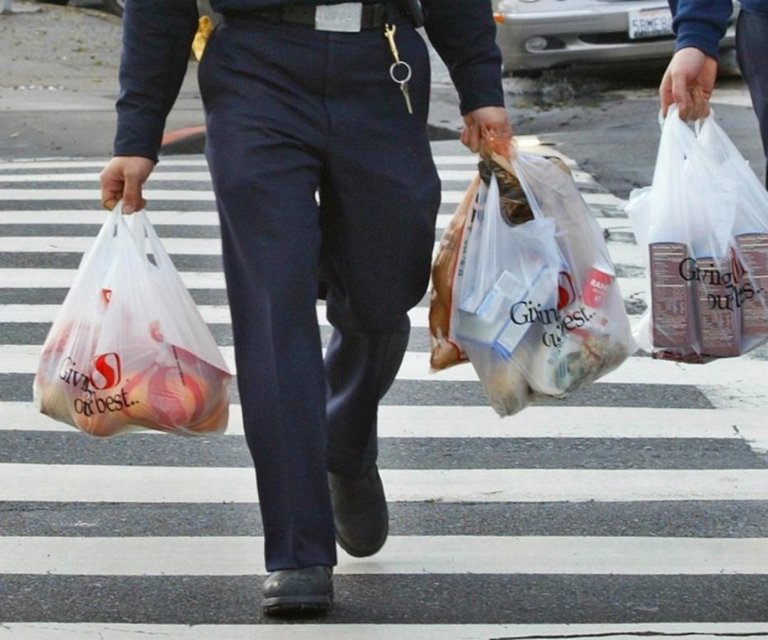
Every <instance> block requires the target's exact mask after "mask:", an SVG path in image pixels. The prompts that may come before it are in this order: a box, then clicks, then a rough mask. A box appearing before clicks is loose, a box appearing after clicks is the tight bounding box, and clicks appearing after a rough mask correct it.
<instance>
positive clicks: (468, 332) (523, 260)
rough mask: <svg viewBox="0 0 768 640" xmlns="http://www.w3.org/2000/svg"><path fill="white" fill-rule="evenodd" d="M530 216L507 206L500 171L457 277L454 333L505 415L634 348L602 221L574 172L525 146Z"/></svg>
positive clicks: (520, 170)
mask: <svg viewBox="0 0 768 640" xmlns="http://www.w3.org/2000/svg"><path fill="white" fill-rule="evenodd" d="M511 171H513V172H514V175H515V176H516V178H517V180H518V181H519V183H520V186H521V187H522V189H523V191H524V193H525V198H526V200H527V202H528V204H529V205H530V209H531V213H532V217H531V219H529V220H527V221H525V222H522V223H516V222H512V221H511V216H510V215H508V213H507V212H506V211H505V209H504V206H503V204H502V202H501V201H500V197H499V189H498V183H497V180H496V177H495V175H494V176H492V177H491V180H490V183H489V186H488V188H487V189H486V190H485V194H484V195H485V198H484V200H483V198H480V199H479V204H478V207H477V209H476V212H475V217H474V219H473V220H472V223H471V225H470V226H469V227H468V230H467V233H468V234H469V237H468V238H467V240H466V242H465V249H464V255H463V256H462V257H461V259H460V262H459V269H458V272H457V276H456V279H455V294H454V296H453V298H454V301H455V304H456V314H457V322H456V323H455V337H456V339H457V340H458V342H459V343H460V344H461V347H462V348H463V350H464V351H465V352H466V354H467V355H468V356H469V360H470V362H471V363H472V365H473V366H474V367H475V370H476V371H477V374H478V377H479V378H480V380H481V382H482V384H483V387H484V389H485V391H486V393H487V395H488V397H489V399H490V401H491V405H492V406H493V407H494V409H495V410H496V411H497V412H498V413H499V414H500V415H502V416H503V415H509V414H512V413H516V412H517V411H520V410H521V409H522V408H524V407H525V406H526V405H527V404H528V403H530V402H532V401H534V400H535V399H536V398H537V397H541V396H555V397H561V396H564V395H566V394H567V393H569V392H571V391H574V390H575V389H578V388H580V387H582V386H584V385H585V384H588V383H590V382H593V381H594V380H596V379H598V378H599V377H601V376H603V375H605V374H606V373H608V372H610V371H612V370H613V369H615V368H616V367H618V366H619V365H620V364H621V363H622V362H623V361H624V360H625V359H626V358H627V357H628V356H629V355H630V354H631V353H632V352H633V351H634V349H635V345H634V340H633V339H632V334H631V330H630V326H629V319H628V317H627V314H626V311H625V309H624V301H623V299H622V297H621V293H620V291H619V289H618V286H617V284H616V281H615V280H616V277H615V269H614V266H613V264H612V262H611V260H610V257H609V254H608V250H607V248H606V246H605V241H604V239H603V235H602V231H601V229H600V227H599V225H598V224H597V222H596V221H595V220H594V218H593V217H592V215H591V212H590V211H589V208H588V206H587V205H586V203H585V202H584V200H583V198H582V197H581V194H580V193H579V191H578V188H577V187H576V185H575V183H574V182H573V178H572V177H571V176H570V174H569V173H568V172H567V171H564V170H563V169H561V168H559V167H558V166H557V165H555V164H553V163H552V162H550V161H549V160H548V159H546V158H543V157H541V156H537V155H534V154H526V153H519V154H518V155H517V157H516V159H515V160H514V161H513V162H512V165H511Z"/></svg>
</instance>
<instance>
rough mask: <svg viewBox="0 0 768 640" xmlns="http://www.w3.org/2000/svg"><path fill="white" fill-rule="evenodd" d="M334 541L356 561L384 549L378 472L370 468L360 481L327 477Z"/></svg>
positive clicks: (386, 524) (384, 527) (384, 506)
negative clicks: (331, 506) (334, 531)
mask: <svg viewBox="0 0 768 640" xmlns="http://www.w3.org/2000/svg"><path fill="white" fill-rule="evenodd" d="M328 487H329V488H330V490H331V502H332V503H333V522H334V525H335V527H336V542H338V543H339V546H340V547H341V548H342V549H344V551H346V552H347V553H348V554H349V555H351V556H355V557H356V558H364V557H367V556H372V555H373V554H374V553H376V552H377V551H378V550H379V549H381V548H382V547H383V546H384V543H385V542H386V541H387V534H388V533H389V512H388V511H387V499H386V497H385V496H384V486H383V485H382V484H381V477H380V476H379V470H378V468H377V467H376V465H374V466H373V467H371V470H370V471H369V472H368V473H367V474H365V475H364V476H363V477H362V478H360V479H352V478H345V477H344V476H339V475H336V474H335V473H329V474H328Z"/></svg>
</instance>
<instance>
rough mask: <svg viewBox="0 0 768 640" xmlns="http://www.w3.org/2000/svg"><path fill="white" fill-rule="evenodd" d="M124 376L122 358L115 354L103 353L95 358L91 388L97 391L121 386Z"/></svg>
mask: <svg viewBox="0 0 768 640" xmlns="http://www.w3.org/2000/svg"><path fill="white" fill-rule="evenodd" d="M122 375H123V372H122V367H121V365H120V356H119V355H118V354H117V353H114V352H113V353H102V354H101V355H100V356H96V357H95V358H94V361H93V373H91V386H92V387H93V388H94V389H96V390H97V391H103V390H104V389H111V388H112V387H116V386H117V385H118V384H120V380H121V379H122Z"/></svg>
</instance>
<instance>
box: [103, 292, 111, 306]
mask: <svg viewBox="0 0 768 640" xmlns="http://www.w3.org/2000/svg"><path fill="white" fill-rule="evenodd" d="M101 297H102V298H104V302H105V303H107V304H109V299H110V298H111V297H112V289H102V290H101Z"/></svg>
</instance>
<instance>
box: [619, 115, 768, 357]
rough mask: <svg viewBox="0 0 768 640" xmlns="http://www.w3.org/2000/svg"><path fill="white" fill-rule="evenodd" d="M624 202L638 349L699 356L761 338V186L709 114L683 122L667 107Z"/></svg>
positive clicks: (764, 310) (766, 327)
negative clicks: (633, 265) (647, 169)
mask: <svg viewBox="0 0 768 640" xmlns="http://www.w3.org/2000/svg"><path fill="white" fill-rule="evenodd" d="M626 210H627V212H628V214H629V216H630V219H631V221H632V226H633V228H634V231H635V237H636V239H637V243H638V245H639V246H640V247H641V248H642V250H643V254H644V258H645V264H646V268H647V275H648V280H649V289H648V290H649V293H650V300H649V305H648V310H647V311H646V313H645V314H644V316H643V318H642V319H641V321H640V323H639V324H638V326H637V328H636V331H635V334H636V338H637V342H638V344H639V345H640V347H641V348H643V349H644V350H645V351H648V352H649V353H651V354H652V355H653V357H654V358H658V359H664V360H678V361H684V362H695V363H705V362H709V361H711V360H713V359H716V358H723V357H731V356H739V355H741V354H744V353H747V352H748V351H751V350H752V349H754V348H756V347H758V346H760V345H761V344H763V343H764V342H765V341H766V340H767V339H768V303H767V301H766V287H768V192H766V190H765V188H764V187H763V185H762V184H761V183H760V181H759V180H758V178H757V176H756V175H755V173H754V172H753V171H752V169H751V168H750V167H749V165H748V164H747V162H746V160H745V159H744V158H743V157H742V156H741V154H740V153H739V151H738V150H737V149H736V147H735V146H734V145H733V143H732V142H731V141H730V139H729V138H728V136H727V135H726V134H725V132H724V131H723V130H722V129H721V128H720V126H719V125H718V124H717V123H716V122H715V120H714V113H710V115H709V116H708V117H707V118H705V119H703V120H700V121H697V122H696V123H695V125H694V126H693V127H691V126H690V125H689V124H687V123H686V122H684V121H683V120H681V119H680V117H679V115H678V113H677V109H676V107H674V106H673V107H671V108H670V110H669V112H668V115H667V117H666V118H665V119H664V121H663V123H662V131H661V138H660V141H659V149H658V154H657V157H656V165H655V167H654V175H653V182H652V184H651V186H650V187H645V188H644V189H637V190H635V191H633V192H632V193H631V194H630V198H629V201H628V203H627V206H626Z"/></svg>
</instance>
